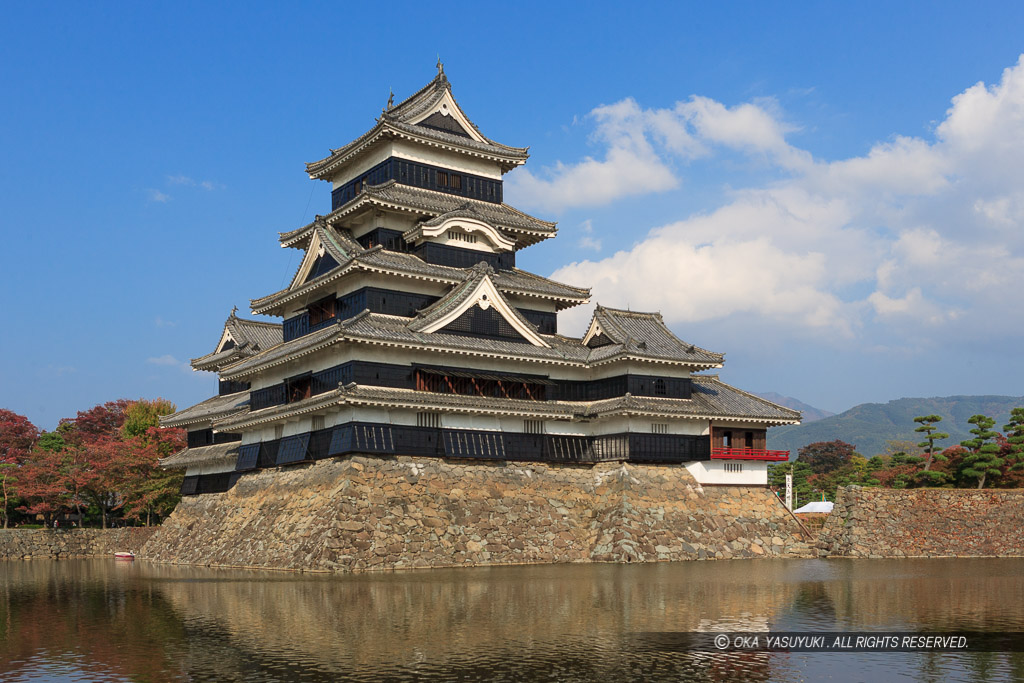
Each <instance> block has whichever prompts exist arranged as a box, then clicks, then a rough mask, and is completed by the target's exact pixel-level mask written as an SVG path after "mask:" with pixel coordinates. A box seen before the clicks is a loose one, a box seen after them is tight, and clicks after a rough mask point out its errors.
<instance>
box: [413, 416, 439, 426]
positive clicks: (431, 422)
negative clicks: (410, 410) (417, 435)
mask: <svg viewBox="0 0 1024 683" xmlns="http://www.w3.org/2000/svg"><path fill="white" fill-rule="evenodd" d="M416 426H417V427H433V428H434V429H437V428H438V427H440V426H441V414H440V413H416Z"/></svg>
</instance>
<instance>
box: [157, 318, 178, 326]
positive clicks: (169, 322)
mask: <svg viewBox="0 0 1024 683" xmlns="http://www.w3.org/2000/svg"><path fill="white" fill-rule="evenodd" d="M153 324H154V325H156V326H157V327H177V326H178V323H176V322H174V321H173V320H164V319H163V318H161V317H160V316H157V317H156V320H154V321H153Z"/></svg>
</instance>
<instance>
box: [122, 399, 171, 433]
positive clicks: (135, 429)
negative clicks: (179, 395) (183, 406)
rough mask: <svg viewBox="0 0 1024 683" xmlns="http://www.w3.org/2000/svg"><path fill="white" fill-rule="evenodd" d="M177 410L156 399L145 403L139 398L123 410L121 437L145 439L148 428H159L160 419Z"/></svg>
mask: <svg viewBox="0 0 1024 683" xmlns="http://www.w3.org/2000/svg"><path fill="white" fill-rule="evenodd" d="M176 411H177V408H176V407H175V406H174V404H173V403H171V402H170V401H168V400H166V399H163V398H158V399H156V400H153V401H147V400H146V399H144V398H140V399H139V400H138V401H133V402H131V403H129V404H128V406H127V407H126V408H125V409H124V424H122V425H121V436H122V437H124V438H126V439H130V438H132V437H134V436H141V437H146V436H147V432H148V431H149V429H150V427H159V426H160V417H161V416H163V415H171V414H172V413H174V412H176Z"/></svg>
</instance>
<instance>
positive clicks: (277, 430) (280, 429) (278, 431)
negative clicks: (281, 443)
mask: <svg viewBox="0 0 1024 683" xmlns="http://www.w3.org/2000/svg"><path fill="white" fill-rule="evenodd" d="M282 436H284V425H277V426H276V427H274V438H275V439H280V438H281V437H282Z"/></svg>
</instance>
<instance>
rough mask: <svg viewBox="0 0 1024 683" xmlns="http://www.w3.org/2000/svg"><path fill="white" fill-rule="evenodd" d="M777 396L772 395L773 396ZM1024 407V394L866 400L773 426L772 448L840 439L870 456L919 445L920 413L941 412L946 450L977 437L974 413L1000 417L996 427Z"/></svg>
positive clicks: (794, 452) (794, 448) (790, 448)
mask: <svg viewBox="0 0 1024 683" xmlns="http://www.w3.org/2000/svg"><path fill="white" fill-rule="evenodd" d="M769 400H772V399H769ZM1019 406H1024V397H1021V396H946V397H940V398H901V399H898V400H895V401H889V402H888V403H862V404H861V405H859V406H854V407H853V408H850V409H849V410H847V411H846V412H844V413H839V414H838V415H833V416H831V417H826V418H823V419H821V420H815V421H814V422H804V424H801V425H787V426H784V427H774V428H772V429H769V430H768V447H769V448H771V449H778V450H784V451H785V450H788V451H790V454H791V455H790V457H791V458H793V459H795V458H796V455H797V451H798V450H800V448H801V447H803V446H806V445H807V444H809V443H814V442H816V441H834V440H836V439H839V440H841V441H845V442H847V443H851V444H853V445H854V446H856V447H857V451H858V452H859V453H861V454H862V455H864V456H865V457H869V458H870V457H871V456H873V455H878V454H880V453H884V452H885V449H886V442H887V441H891V440H904V441H913V442H914V443H919V442H920V441H921V435H920V434H915V433H914V428H915V427H917V424H915V423H914V418H915V417H917V416H918V415H932V414H934V415H941V416H942V422H940V423H939V425H938V426H939V431H942V432H946V433H947V434H949V438H948V439H945V440H944V441H940V442H939V445H940V446H942V447H943V448H946V447H949V446H955V445H956V444H958V443H960V442H961V441H964V440H965V439H968V438H971V436H972V435H971V434H970V432H969V431H968V430H969V429H970V428H971V425H969V424H967V420H968V418H970V417H971V416H972V415H977V414H979V413H980V414H983V415H988V416H989V417H991V418H994V419H995V421H996V429H997V430H999V431H1002V427H1003V425H1004V424H1006V423H1007V422H1008V421H1009V417H1010V410H1011V409H1013V408H1016V407H1019Z"/></svg>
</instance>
